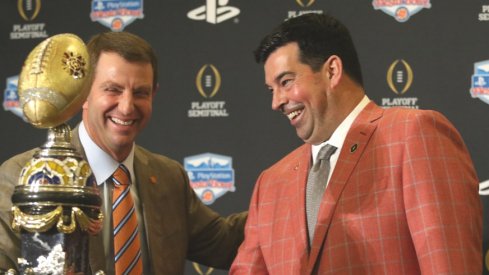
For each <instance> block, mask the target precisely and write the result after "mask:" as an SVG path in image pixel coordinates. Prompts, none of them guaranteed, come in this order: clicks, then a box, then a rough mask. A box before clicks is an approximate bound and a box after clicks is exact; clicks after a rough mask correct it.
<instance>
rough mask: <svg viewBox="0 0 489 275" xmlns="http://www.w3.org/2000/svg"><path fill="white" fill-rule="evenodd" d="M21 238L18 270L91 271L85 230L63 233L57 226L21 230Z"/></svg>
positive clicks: (71, 272) (88, 272) (24, 271)
mask: <svg viewBox="0 0 489 275" xmlns="http://www.w3.org/2000/svg"><path fill="white" fill-rule="evenodd" d="M21 242H22V245H21V251H22V256H21V259H19V267H20V270H19V271H20V273H21V274H90V270H89V259H88V234H87V233H86V232H81V231H80V230H75V231H74V232H73V233H71V234H64V233H60V232H58V230H57V229H56V228H52V229H51V230H49V231H47V232H44V233H42V234H39V233H30V232H26V231H23V232H21Z"/></svg>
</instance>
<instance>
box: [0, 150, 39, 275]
mask: <svg viewBox="0 0 489 275" xmlns="http://www.w3.org/2000/svg"><path fill="white" fill-rule="evenodd" d="M29 156H32V152H28V153H24V154H22V155H18V156H15V157H13V158H11V159H9V160H7V161H5V162H4V163H3V164H2V166H0V190H1V192H0V270H8V269H10V268H14V269H18V267H17V258H18V257H20V236H19V235H18V234H16V233H14V232H13V231H12V227H11V224H12V212H11V208H12V199H11V198H12V194H13V192H14V188H15V186H16V185H17V182H18V180H19V175H20V171H21V169H22V167H23V166H24V164H25V163H26V162H27V161H28V159H29Z"/></svg>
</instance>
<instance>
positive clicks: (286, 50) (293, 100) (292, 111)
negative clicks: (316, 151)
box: [265, 42, 336, 144]
mask: <svg viewBox="0 0 489 275" xmlns="http://www.w3.org/2000/svg"><path fill="white" fill-rule="evenodd" d="M299 52H300V51H299V47H298V45H297V43H295V42H293V43H288V44H286V45H285V46H282V47H280V48H278V49H276V50H275V51H274V52H273V53H271V54H270V56H269V57H268V59H267V60H266V62H265V82H266V85H267V86H268V87H269V89H270V90H271V91H272V94H273V99H272V109H273V110H276V111H279V112H282V113H283V114H284V115H286V116H287V118H288V119H289V121H290V124H291V125H292V126H294V127H295V129H296V132H297V135H298V136H299V138H301V139H302V140H303V141H304V142H306V143H310V144H319V143H321V142H323V141H325V140H327V139H329V137H330V135H331V133H332V132H333V131H334V128H335V127H336V125H335V123H334V122H333V121H332V120H331V118H332V113H333V112H334V106H333V107H332V106H331V104H333V102H331V100H330V98H331V95H330V79H329V77H328V72H327V70H326V69H324V67H325V66H327V63H328V62H329V60H328V61H326V62H325V66H323V68H322V69H320V70H319V71H318V72H314V71H313V70H312V69H311V67H310V66H308V65H306V64H304V63H302V62H300V59H299Z"/></svg>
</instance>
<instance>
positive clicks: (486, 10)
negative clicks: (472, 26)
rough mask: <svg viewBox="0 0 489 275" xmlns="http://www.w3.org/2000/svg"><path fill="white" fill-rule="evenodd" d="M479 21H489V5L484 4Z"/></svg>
mask: <svg viewBox="0 0 489 275" xmlns="http://www.w3.org/2000/svg"><path fill="white" fill-rule="evenodd" d="M479 21H489V5H482V6H481V12H480V13H479Z"/></svg>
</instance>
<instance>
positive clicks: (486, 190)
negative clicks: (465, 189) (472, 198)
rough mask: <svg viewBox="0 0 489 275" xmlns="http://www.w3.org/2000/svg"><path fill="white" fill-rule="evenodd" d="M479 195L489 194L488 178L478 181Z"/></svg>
mask: <svg viewBox="0 0 489 275" xmlns="http://www.w3.org/2000/svg"><path fill="white" fill-rule="evenodd" d="M479 195H481V196H489V180H486V181H483V182H481V183H479Z"/></svg>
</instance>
